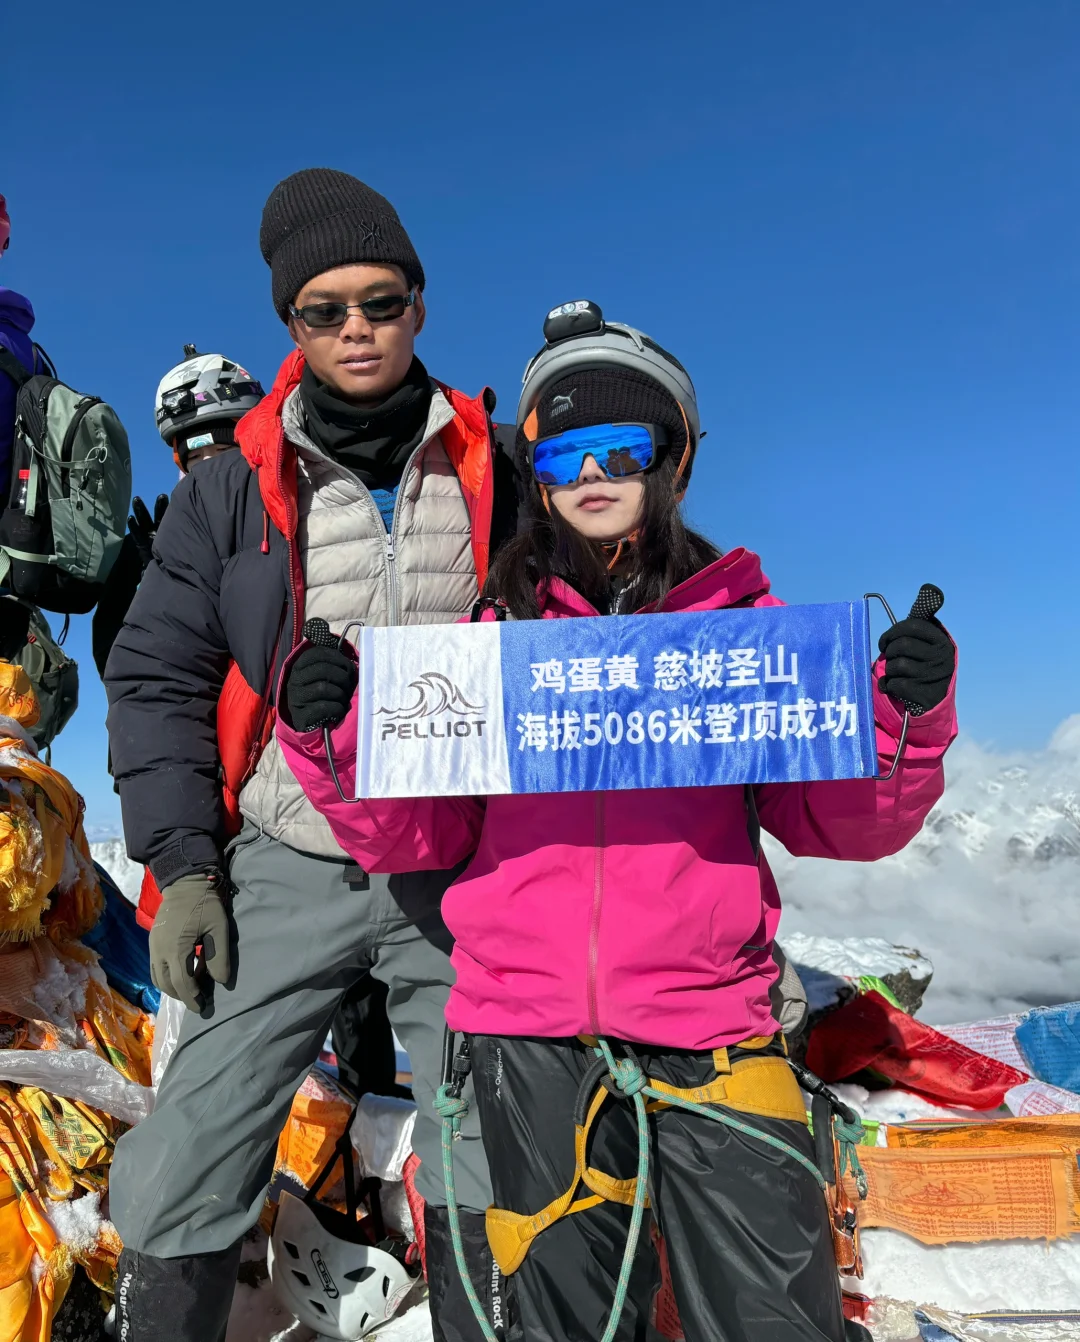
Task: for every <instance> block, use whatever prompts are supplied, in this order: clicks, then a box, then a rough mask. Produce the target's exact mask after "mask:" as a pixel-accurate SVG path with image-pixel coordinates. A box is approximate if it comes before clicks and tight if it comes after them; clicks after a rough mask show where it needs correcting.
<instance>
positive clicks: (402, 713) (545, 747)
mask: <svg viewBox="0 0 1080 1342" xmlns="http://www.w3.org/2000/svg"><path fill="white" fill-rule="evenodd" d="M357 649H358V652H359V659H360V680H359V706H360V712H359V733H358V741H357V772H356V777H357V794H358V795H359V796H361V797H421V796H423V797H433V796H439V797H449V796H492V795H496V794H500V793H519V792H520V793H528V792H596V791H607V790H615V789H624V788H667V787H706V786H717V785H722V784H741V783H790V782H810V781H816V780H820V779H836V778H869V777H872V776H874V774H875V773H876V772H877V752H876V746H875V733H874V721H873V711H872V702H871V686H870V668H871V658H870V638H869V616H868V612H867V606H866V602H865V601H857V602H838V603H834V604H830V605H813V606H775V607H766V608H763V609H735V610H721V611H705V612H694V613H684V614H669V615H621V616H619V615H617V616H607V617H603V618H597V619H588V620H528V621H521V622H515V621H511V620H507V621H488V622H485V623H475V624H455V625H434V626H432V625H426V626H419V627H405V628H401V627H398V628H393V629H368V628H364V629H361V630H360V631H359V636H358V638H357Z"/></svg>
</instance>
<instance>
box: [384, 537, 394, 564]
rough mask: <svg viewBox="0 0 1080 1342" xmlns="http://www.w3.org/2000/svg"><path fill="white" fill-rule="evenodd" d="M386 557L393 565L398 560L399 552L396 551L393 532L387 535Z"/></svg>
mask: <svg viewBox="0 0 1080 1342" xmlns="http://www.w3.org/2000/svg"><path fill="white" fill-rule="evenodd" d="M386 557H387V559H389V561H390V563H391V564H392V563H393V562H394V560H395V559H396V558H397V552H396V551H395V549H394V534H393V532H392V531H388V532H387V533H386Z"/></svg>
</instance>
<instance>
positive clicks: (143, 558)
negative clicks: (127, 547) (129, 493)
mask: <svg viewBox="0 0 1080 1342" xmlns="http://www.w3.org/2000/svg"><path fill="white" fill-rule="evenodd" d="M168 506H169V496H168V494H159V495H158V496H157V499H156V500H155V502H154V515H153V517H151V516H150V509H149V508H147V506H146V504H145V503H143V501H142V499H140V498H139V496H138V494H136V495H135V497H134V498H133V499H132V500H131V516H130V517H129V518H128V535H129V536H130V537H131V539H132V540H133V541H134V543H135V549H136V551H137V552H138V555H139V563H140V564H141V565H142V568H143V572H145V571H146V569H147V567H148V565H149V563H150V561H151V559H153V557H154V537H155V536H156V535H157V530H158V527H159V526H161V519H162V518H163V517H164V516H165V510H166V508H168Z"/></svg>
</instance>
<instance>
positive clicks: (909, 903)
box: [766, 714, 1080, 1023]
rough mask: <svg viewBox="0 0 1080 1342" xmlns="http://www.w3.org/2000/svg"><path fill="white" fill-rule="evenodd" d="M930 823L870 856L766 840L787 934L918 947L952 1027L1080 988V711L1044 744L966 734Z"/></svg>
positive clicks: (1058, 998) (929, 998) (934, 1000)
mask: <svg viewBox="0 0 1080 1342" xmlns="http://www.w3.org/2000/svg"><path fill="white" fill-rule="evenodd" d="M945 774H946V789H945V795H944V796H943V797H942V799H941V801H940V802H939V803H938V805H937V806H936V807H935V809H934V811H933V812H932V813H931V815H930V816H929V818H928V819H927V822H926V824H925V826H924V827H923V830H922V833H920V834H919V835H917V836H916V838H915V839H914V840H913V841H912V842H911V843H910V844H909V845H908V847H907V848H906V849H905V850H904V851H903V852H902V853H898V854H897V855H896V856H895V857H890V858H885V859H884V860H883V861H881V862H874V863H869V864H863V863H854V862H824V861H818V860H815V859H809V858H800V859H794V858H791V857H789V856H788V854H787V853H786V852H784V850H783V849H781V848H780V847H779V845H777V844H776V843H773V842H771V841H769V840H768V839H766V843H767V846H768V851H769V860H770V862H772V864H773V867H774V870H775V872H776V876H777V881H778V883H779V886H780V893H781V896H782V898H783V901H784V910H785V911H784V917H783V920H782V923H781V932H780V936H781V940H782V941H786V940H790V938H791V934H792V933H795V932H805V933H810V934H813V935H818V936H828V937H847V936H856V937H881V938H883V939H884V940H885V941H887V942H890V943H893V944H899V945H902V946H912V947H917V948H918V949H919V950H920V951H922V952H923V953H924V954H925V955H926V956H927V957H928V958H929V959H930V961H931V962H932V963H933V966H934V978H933V982H932V983H931V985H930V988H929V990H928V992H927V994H926V1004H925V1007H924V1008H923V1009H922V1011H921V1012H920V1015H922V1016H924V1017H925V1018H926V1019H928V1020H930V1021H932V1022H937V1023H947V1022H949V1021H956V1020H978V1019H980V1018H983V1017H986V1016H996V1015H1004V1014H1006V1013H1008V1012H1011V1011H1024V1010H1027V1009H1028V1008H1029V1007H1032V1006H1040V1005H1048V1004H1052V1003H1055V1002H1067V1001H1071V1000H1073V999H1074V998H1076V996H1077V995H1078V993H1080V898H1078V896H1080V714H1077V715H1075V716H1073V717H1070V718H1067V719H1066V720H1065V722H1063V723H1062V724H1061V726H1060V727H1059V728H1058V729H1057V731H1056V732H1055V733H1054V735H1053V737H1052V738H1051V740H1050V743H1049V745H1048V746H1047V747H1046V749H1045V750H1040V751H1029V752H1015V753H1011V754H1003V753H997V752H995V751H993V750H987V749H984V748H982V747H980V746H978V745H976V744H975V743H974V742H972V741H969V740H965V739H961V740H960V741H958V742H957V743H956V745H954V746H953V748H952V749H951V750H950V751H949V754H948V756H947V757H946V764H945Z"/></svg>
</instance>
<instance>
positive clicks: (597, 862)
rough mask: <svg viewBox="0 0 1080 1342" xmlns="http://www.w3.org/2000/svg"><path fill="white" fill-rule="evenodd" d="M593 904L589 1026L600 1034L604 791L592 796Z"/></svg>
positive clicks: (589, 968)
mask: <svg viewBox="0 0 1080 1342" xmlns="http://www.w3.org/2000/svg"><path fill="white" fill-rule="evenodd" d="M593 843H594V844H595V851H594V855H593V905H592V923H591V924H590V927H589V966H588V994H589V1028H590V1029H591V1030H592V1032H593V1034H594V1035H599V1034H600V1032H601V1031H600V1009H599V1006H598V1005H597V990H596V971H597V963H598V961H599V958H600V911H601V909H602V908H603V906H604V793H602V792H597V793H595V794H594V796H593Z"/></svg>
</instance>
